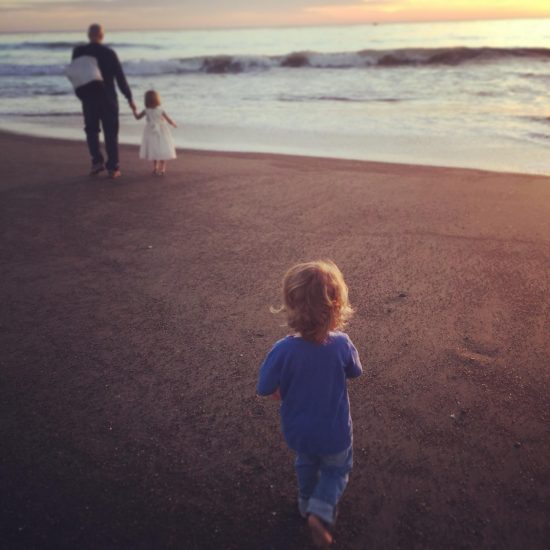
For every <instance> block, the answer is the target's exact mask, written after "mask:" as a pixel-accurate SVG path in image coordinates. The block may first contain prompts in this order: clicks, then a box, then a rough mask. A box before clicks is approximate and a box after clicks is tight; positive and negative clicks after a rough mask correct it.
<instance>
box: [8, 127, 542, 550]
mask: <svg viewBox="0 0 550 550" xmlns="http://www.w3.org/2000/svg"><path fill="white" fill-rule="evenodd" d="M0 147H1V149H2V151H3V153H2V173H3V174H2V178H1V180H0V193H1V195H0V196H1V198H0V212H1V215H0V226H1V240H0V272H1V281H2V284H1V287H0V288H1V291H0V293H1V294H0V299H1V303H2V307H1V311H0V348H1V350H2V353H1V355H0V368H1V373H2V374H1V388H2V389H1V394H0V419H1V420H0V438H1V441H2V452H1V453H0V480H1V490H0V506H1V508H0V523H1V532H0V539H1V540H2V541H3V545H5V546H4V547H5V548H17V549H19V548H56V549H64V548H67V549H69V548H71V549H74V548H81V549H82V548H94V549H95V548H102V549H111V548H112V549H115V548H116V549H121V548H128V549H139V548H143V549H150V548H185V549H197V550H203V549H218V550H219V549H235V550H237V549H239V550H242V549H245V550H246V549H256V550H259V549H262V550H265V549H280V550H299V549H304V548H309V538H308V533H307V530H306V527H305V525H304V523H303V521H302V520H301V518H300V517H299V516H298V514H297V509H296V503H295V499H296V487H295V480H294V473H293V462H292V454H291V452H290V451H289V450H288V449H287V447H286V445H285V443H284V441H283V439H282V435H281V433H280V427H279V420H278V413H277V404H276V403H274V402H271V401H265V400H261V399H259V398H257V397H256V396H255V384H256V377H257V372H258V368H259V364H260V362H261V361H262V359H263V357H264V355H265V354H266V352H267V351H268V350H269V349H270V347H271V346H272V344H273V343H274V342H275V341H276V340H277V339H279V338H281V337H282V336H284V335H285V327H284V326H283V319H281V318H280V317H278V316H276V315H273V314H272V313H270V311H269V306H271V305H273V306H276V305H278V304H279V302H280V295H279V288H280V280H281V277H282V275H283V273H284V271H285V270H286V268H287V267H289V266H290V265H291V264H293V263H295V262H297V261H300V260H309V259H316V258H331V259H333V260H334V261H335V262H336V263H337V264H338V265H339V266H340V267H341V269H342V271H343V273H344V275H345V277H346V280H347V282H348V284H349V287H350V299H351V302H352V304H353V306H354V308H355V310H356V314H355V317H354V318H353V320H352V321H351V323H350V325H349V328H348V332H349V334H350V336H351V337H352V339H353V340H354V342H355V343H356V345H357V347H358V350H359V353H360V355H361V358H362V361H363V365H364V367H365V374H364V376H363V377H361V378H360V379H358V380H356V381H353V382H352V383H350V399H351V407H352V415H353V419H354V434H355V466H354V470H353V472H352V476H351V480H350V484H349V487H348V490H347V492H346V494H345V495H344V498H343V500H342V503H341V507H340V517H339V521H338V524H337V528H336V532H335V540H336V545H335V548H341V549H357V550H364V549H367V548H369V549H409V548H411V549H412V548H415V549H434V550H441V549H457V550H458V549H480V548H482V549H484V548H495V549H496V548H498V549H499V550H505V549H520V548H521V549H530V550H544V549H546V550H547V549H548V548H550V547H549V541H550V516H549V513H548V511H549V510H550V405H549V398H548V396H549V395H550V279H549V277H550V178H549V177H542V176H528V175H519V174H502V173H491V172H482V171H476V170H466V169H446V168H435V167H422V166H407V165H396V164H383V163H369V162H359V161H344V160H330V159H315V158H306V157H290V156H276V155H260V154H244V153H209V152H193V151H180V152H179V159H178V160H177V161H174V162H172V163H168V173H167V175H166V177H165V178H164V179H160V178H152V177H151V176H150V175H149V174H150V169H151V168H150V166H149V164H148V163H145V162H142V161H139V160H138V158H137V148H136V147H134V146H123V147H122V149H121V160H122V162H121V165H122V170H123V173H124V176H123V178H121V179H120V180H117V181H111V180H108V179H106V178H103V177H100V178H96V179H92V178H89V177H88V176H87V175H86V172H87V168H88V157H87V151H86V146H85V143H84V140H82V141H81V142H70V141H61V140H47V139H42V138H32V137H24V136H18V135H11V134H6V133H0Z"/></svg>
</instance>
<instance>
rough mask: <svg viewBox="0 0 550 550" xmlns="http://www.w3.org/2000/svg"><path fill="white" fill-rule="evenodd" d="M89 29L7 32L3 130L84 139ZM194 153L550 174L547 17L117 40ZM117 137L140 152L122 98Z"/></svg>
mask: <svg viewBox="0 0 550 550" xmlns="http://www.w3.org/2000/svg"><path fill="white" fill-rule="evenodd" d="M83 42H85V30H83V32H81V33H72V32H71V33H67V32H59V33H43V34H37V33H33V34H2V35H0V98H1V101H0V128H4V129H8V130H14V131H18V132H23V133H29V134H33V135H41V136H52V137H64V138H71V139H79V140H83V137H84V136H83V131H82V119H81V118H82V117H81V114H80V104H79V101H78V100H77V98H76V97H75V96H74V94H73V92H72V89H71V86H70V83H69V81H68V80H67V79H66V78H65V76H64V70H65V68H66V66H67V64H68V62H69V60H70V56H71V51H72V48H73V47H74V46H75V45H76V44H79V43H83ZM105 43H106V44H108V45H110V46H112V47H114V48H115V50H116V51H117V53H118V56H119V58H120V60H121V61H122V64H123V67H124V70H125V72H126V75H127V79H128V81H129V84H130V86H131V88H132V90H133V93H134V96H135V99H136V103H137V104H138V106H140V104H141V103H142V97H143V93H144V92H145V91H146V90H147V89H150V88H154V89H156V90H158V91H159V93H160V95H161V98H162V101H163V106H164V108H165V110H166V111H167V113H168V114H169V115H170V116H171V117H172V118H174V119H175V120H176V121H177V122H178V123H179V128H178V129H176V130H174V137H175V140H176V143H177V144H178V146H180V147H184V148H191V149H209V150H226V151H253V152H275V153H290V154H303V155H312V156H324V157H336V158H348V159H362V160H375V161H390V162H405V163H414V164H429V165H441V166H461V167H473V168H482V169H490V170H498V171H514V172H522V173H533V174H550V102H549V101H548V90H549V86H550V20H548V19H538V20H510V21H504V20H503V21H474V22H453V23H448V22H447V23H410V24H372V25H354V26H327V27H302V28H261V29H232V30H196V31H191V30H182V31H146V32H144V31H134V32H119V31H117V32H109V29H108V26H107V28H106V40H105ZM120 103H121V141H123V142H127V143H139V141H140V136H141V132H142V128H143V126H142V124H143V121H135V120H134V119H133V117H132V115H131V112H130V111H129V109H128V108H127V107H126V105H125V101H124V99H123V98H122V97H121V99H120Z"/></svg>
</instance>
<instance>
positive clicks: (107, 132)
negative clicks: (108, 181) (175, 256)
mask: <svg viewBox="0 0 550 550" xmlns="http://www.w3.org/2000/svg"><path fill="white" fill-rule="evenodd" d="M82 112H83V114H84V125H85V126H84V131H85V132H86V141H87V143H88V149H89V150H90V155H91V157H92V164H100V163H103V160H104V159H103V155H102V154H101V149H100V146H99V132H100V123H101V127H102V128H103V135H104V136H105V149H106V151H107V163H106V165H105V166H106V168H107V170H118V104H117V102H116V100H115V101H113V100H112V99H110V98H109V97H107V96H106V95H105V94H93V95H89V96H87V97H84V98H82Z"/></svg>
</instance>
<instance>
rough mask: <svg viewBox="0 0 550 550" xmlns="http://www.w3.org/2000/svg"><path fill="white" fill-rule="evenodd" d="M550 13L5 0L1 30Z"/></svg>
mask: <svg viewBox="0 0 550 550" xmlns="http://www.w3.org/2000/svg"><path fill="white" fill-rule="evenodd" d="M525 17H550V0H447V1H436V0H263V1H262V0H232V1H229V0H156V1H154V0H94V1H93V2H92V1H90V0H0V32H7V31H12V32H13V31H24V30H29V31H51V30H81V29H83V28H86V27H87V25H88V24H89V23H90V22H91V21H101V22H103V23H104V24H105V25H106V26H107V27H108V28H109V29H110V30H115V29H178V28H210V27H242V26H278V25H315V24H336V23H370V22H374V21H377V22H392V21H394V22H397V21H435V20H460V19H504V18H525Z"/></svg>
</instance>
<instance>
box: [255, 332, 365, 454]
mask: <svg viewBox="0 0 550 550" xmlns="http://www.w3.org/2000/svg"><path fill="white" fill-rule="evenodd" d="M362 372H363V368H362V367H361V362H360V361H359V354H358V353H357V350H356V349H355V346H354V345H353V343H352V342H351V340H350V339H349V336H348V335H347V334H344V333H343V332H331V333H329V336H328V338H327V340H326V341H325V342H324V343H322V344H318V343H315V342H310V341H308V340H304V339H303V338H301V337H299V336H287V337H286V338H283V339H282V340H279V341H278V342H277V343H276V344H275V345H274V346H273V348H272V349H271V351H270V352H269V353H268V355H267V357H266V358H265V360H264V362H263V364H262V366H261V368H260V376H259V379H258V387H257V392H258V395H264V396H266V395H271V394H272V393H274V392H275V391H276V390H277V388H279V391H280V392H281V397H282V404H281V421H282V425H283V434H284V437H285V439H286V442H287V443H288V446H289V447H290V448H291V449H294V450H295V451H297V452H299V453H304V454H319V455H328V454H336V453H339V452H341V451H343V450H345V449H347V448H348V447H349V446H350V445H351V441H352V424H351V415H350V410H349V398H348V390H347V385H346V378H356V377H357V376H360V375H361V373H362Z"/></svg>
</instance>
